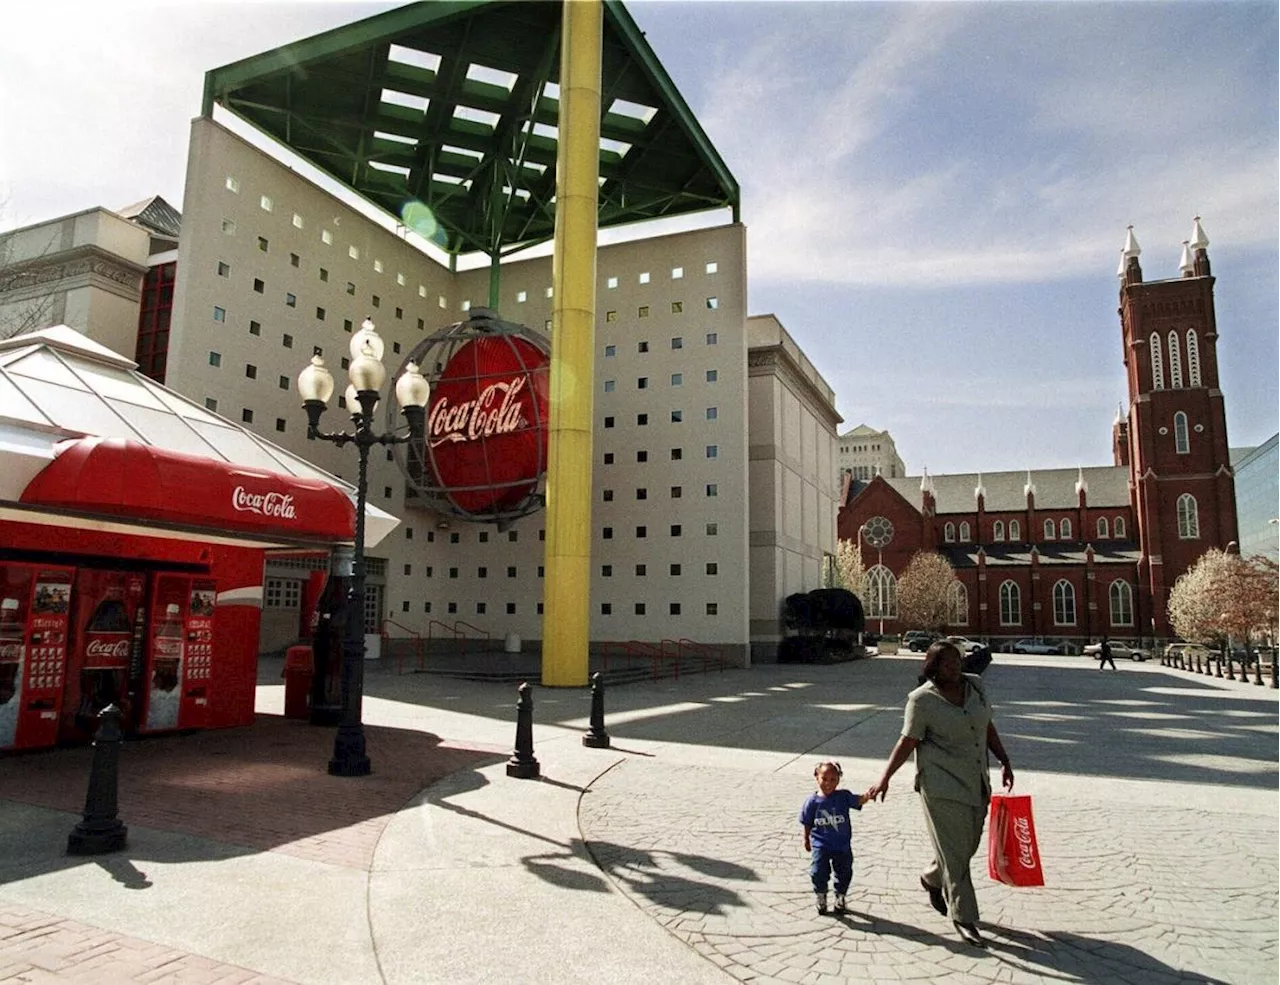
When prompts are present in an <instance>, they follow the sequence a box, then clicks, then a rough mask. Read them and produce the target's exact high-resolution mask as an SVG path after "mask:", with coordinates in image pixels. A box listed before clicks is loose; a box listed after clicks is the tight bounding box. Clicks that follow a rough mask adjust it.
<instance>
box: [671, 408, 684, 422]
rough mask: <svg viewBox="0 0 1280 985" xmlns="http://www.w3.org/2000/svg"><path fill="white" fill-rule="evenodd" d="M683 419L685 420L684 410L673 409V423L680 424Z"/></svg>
mask: <svg viewBox="0 0 1280 985" xmlns="http://www.w3.org/2000/svg"><path fill="white" fill-rule="evenodd" d="M683 420H684V411H682V410H673V411H672V412H671V423H672V424H679V423H680V422H681V421H683Z"/></svg>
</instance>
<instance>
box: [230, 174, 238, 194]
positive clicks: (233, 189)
mask: <svg viewBox="0 0 1280 985" xmlns="http://www.w3.org/2000/svg"><path fill="white" fill-rule="evenodd" d="M239 190H240V181H239V180H238V179H236V178H233V177H232V176H231V175H227V191H229V192H238V191H239Z"/></svg>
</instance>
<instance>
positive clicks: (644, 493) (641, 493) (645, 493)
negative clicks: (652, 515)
mask: <svg viewBox="0 0 1280 985" xmlns="http://www.w3.org/2000/svg"><path fill="white" fill-rule="evenodd" d="M648 498H649V490H648V489H645V488H644V487H643V486H642V487H641V488H639V489H637V490H636V499H648Z"/></svg>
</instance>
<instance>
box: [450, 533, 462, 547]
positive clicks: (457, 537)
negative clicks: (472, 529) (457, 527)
mask: <svg viewBox="0 0 1280 985" xmlns="http://www.w3.org/2000/svg"><path fill="white" fill-rule="evenodd" d="M449 543H450V544H461V543H462V535H461V534H459V533H457V532H456V531H455V532H454V533H451V534H450V535H449Z"/></svg>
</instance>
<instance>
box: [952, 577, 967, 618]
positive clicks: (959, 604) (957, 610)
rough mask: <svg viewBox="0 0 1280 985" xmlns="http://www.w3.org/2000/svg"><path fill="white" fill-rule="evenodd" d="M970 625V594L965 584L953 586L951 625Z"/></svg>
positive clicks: (953, 584) (954, 584) (957, 583)
mask: <svg viewBox="0 0 1280 985" xmlns="http://www.w3.org/2000/svg"><path fill="white" fill-rule="evenodd" d="M968 623H969V592H968V590H967V589H966V588H965V587H964V582H961V581H955V582H952V584H951V625H953V626H966V625H968Z"/></svg>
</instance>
